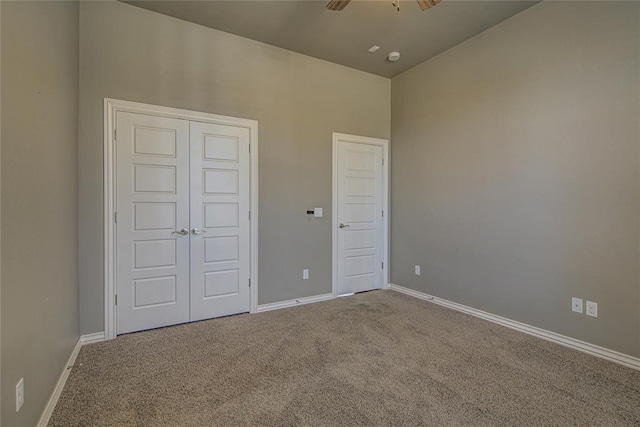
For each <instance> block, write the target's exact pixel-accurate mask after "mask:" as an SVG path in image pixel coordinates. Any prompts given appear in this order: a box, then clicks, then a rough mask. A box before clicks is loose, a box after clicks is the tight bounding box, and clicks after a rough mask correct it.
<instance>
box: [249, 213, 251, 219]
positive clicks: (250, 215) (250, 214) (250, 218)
mask: <svg viewBox="0 0 640 427" xmlns="http://www.w3.org/2000/svg"><path fill="white" fill-rule="evenodd" d="M249 221H251V211H249Z"/></svg>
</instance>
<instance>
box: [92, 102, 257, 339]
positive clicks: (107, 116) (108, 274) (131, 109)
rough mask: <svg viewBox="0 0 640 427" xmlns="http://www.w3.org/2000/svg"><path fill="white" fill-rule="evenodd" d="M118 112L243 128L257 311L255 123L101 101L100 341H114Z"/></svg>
mask: <svg viewBox="0 0 640 427" xmlns="http://www.w3.org/2000/svg"><path fill="white" fill-rule="evenodd" d="M118 111H123V112H128V113H138V114H148V115H153V116H160V117H171V118H175V119H183V120H193V121H198V122H206V123H215V124H223V125H231V126H238V127H244V128H247V129H249V143H250V150H251V151H250V153H251V154H250V175H251V176H250V193H251V195H250V198H249V206H250V208H249V209H250V210H251V223H250V227H251V230H250V236H251V256H250V258H251V260H250V271H251V292H250V295H251V305H250V312H251V313H255V312H256V311H257V308H258V122H257V121H256V120H250V119H240V118H236V117H228V116H221V115H218V114H209V113H202V112H198V111H190V110H181V109H178V108H171V107H161V106H157V105H150V104H142V103H138V102H131V101H122V100H118V99H109V98H105V99H104V177H103V178H104V214H103V223H104V337H105V339H107V340H108V339H113V338H115V337H116V306H115V297H116V283H115V278H116V271H115V268H116V265H115V264H116V263H115V250H116V245H115V243H116V236H115V231H116V230H115V226H114V224H115V205H116V203H115V201H116V192H115V189H116V187H115V177H116V173H115V172H116V170H115V166H116V165H115V142H114V137H115V136H116V132H115V119H116V113H117V112H118Z"/></svg>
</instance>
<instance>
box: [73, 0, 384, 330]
mask: <svg viewBox="0 0 640 427" xmlns="http://www.w3.org/2000/svg"><path fill="white" fill-rule="evenodd" d="M80 70H81V71H80V115H79V144H80V148H79V157H80V159H79V160H80V163H79V164H80V171H79V174H80V186H79V188H80V192H79V197H80V204H79V207H80V212H79V215H80V222H79V225H80V241H79V243H80V307H81V309H80V311H81V330H82V333H83V334H87V333H93V332H98V331H102V330H103V282H102V281H103V267H102V262H103V225H102V209H103V192H102V164H103V163H102V162H103V136H102V134H103V112H102V100H103V98H105V97H108V98H116V99H125V100H130V101H137V102H144V103H149V104H156V105H166V106H171V107H176V108H184V109H190V110H196V111H204V112H209V113H216V114H224V115H229V116H236V117H244V118H249V119H256V120H258V121H259V123H260V125H259V126H260V128H259V144H260V156H259V168H260V172H259V174H260V176H259V180H260V202H259V209H260V218H259V227H260V233H259V239H260V243H259V258H260V259H259V278H260V286H259V298H258V299H259V303H260V304H266V303H270V302H275V301H281V300H287V299H292V298H300V297H305V296H312V295H318V294H323V293H328V292H331V209H330V207H331V150H332V140H331V133H332V132H344V133H352V134H358V135H365V136H372V137H378V138H388V137H389V134H390V120H389V115H390V85H391V83H390V81H389V80H388V79H385V78H382V77H377V76H374V75H371V74H367V73H363V72H360V71H356V70H353V69H350V68H346V67H342V66H339V65H335V64H331V63H328V62H325V61H321V60H318V59H313V58H310V57H307V56H303V55H300V54H297V53H293V52H290V51H286V50H283V49H279V48H275V47H272V46H268V45H265V44H262V43H259V42H255V41H251V40H248V39H244V38H241V37H238V36H234V35H231V34H227V33H223V32H219V31H216V30H212V29H209V28H205V27H201V26H198V25H195V24H190V23H187V22H184V21H181V20H178V19H175V18H169V17H167V16H164V15H160V14H156V13H154V12H149V11H147V10H143V9H139V8H136V7H133V6H130V5H127V4H122V3H116V2H82V3H81V5H80ZM314 206H321V207H324V208H325V210H324V212H325V217H324V218H322V219H310V218H309V217H308V216H307V215H306V210H307V209H309V208H313V207H314ZM303 268H308V269H309V270H310V279H309V280H306V281H302V269H303Z"/></svg>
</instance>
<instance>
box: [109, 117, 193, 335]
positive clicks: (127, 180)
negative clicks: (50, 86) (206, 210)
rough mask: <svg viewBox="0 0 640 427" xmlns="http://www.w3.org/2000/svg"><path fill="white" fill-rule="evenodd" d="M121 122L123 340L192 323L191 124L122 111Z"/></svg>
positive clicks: (119, 213)
mask: <svg viewBox="0 0 640 427" xmlns="http://www.w3.org/2000/svg"><path fill="white" fill-rule="evenodd" d="M116 123H117V132H118V133H117V137H118V138H117V141H116V159H117V161H116V168H117V169H116V191H117V197H116V211H117V224H116V286H117V306H116V312H117V333H118V334H122V333H126V332H132V331H139V330H143V329H150V328H156V327H159V326H166V325H172V324H176V323H182V322H186V321H188V320H189V232H188V229H189V122H188V121H186V120H179V119H171V118H162V117H155V116H147V115H142V114H133V113H125V112H118V113H117V117H116ZM180 230H183V231H182V232H180Z"/></svg>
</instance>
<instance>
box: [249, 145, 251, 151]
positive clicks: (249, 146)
mask: <svg viewBox="0 0 640 427" xmlns="http://www.w3.org/2000/svg"><path fill="white" fill-rule="evenodd" d="M249 152H251V144H249Z"/></svg>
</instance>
